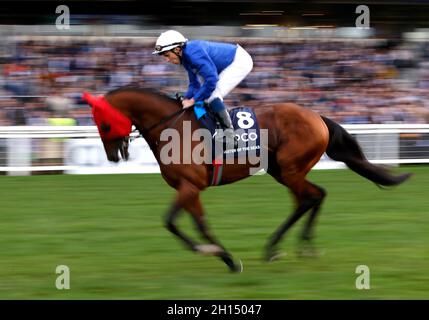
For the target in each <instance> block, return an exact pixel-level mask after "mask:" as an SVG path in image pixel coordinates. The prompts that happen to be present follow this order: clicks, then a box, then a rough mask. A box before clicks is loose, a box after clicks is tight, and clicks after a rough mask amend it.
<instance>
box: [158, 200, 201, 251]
mask: <svg viewBox="0 0 429 320" xmlns="http://www.w3.org/2000/svg"><path fill="white" fill-rule="evenodd" d="M181 209H182V206H180V205H179V204H178V203H177V201H175V202H174V203H173V205H172V206H171V208H170V210H169V211H168V212H167V214H166V216H165V226H166V228H167V229H168V230H169V231H170V232H171V233H172V234H174V235H175V236H176V237H178V238H179V239H180V240H182V241H183V242H184V243H185V245H186V246H187V247H188V248H189V249H191V250H193V251H197V243H196V242H194V241H193V240H192V239H191V238H189V237H188V236H187V235H185V234H184V233H183V232H181V231H180V230H179V228H178V227H177V225H176V223H175V222H176V219H177V217H178V215H179V213H180V210H181Z"/></svg>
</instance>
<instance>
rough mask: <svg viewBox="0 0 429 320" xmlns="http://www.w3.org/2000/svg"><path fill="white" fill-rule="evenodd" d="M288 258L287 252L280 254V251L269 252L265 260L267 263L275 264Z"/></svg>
mask: <svg viewBox="0 0 429 320" xmlns="http://www.w3.org/2000/svg"><path fill="white" fill-rule="evenodd" d="M285 256H287V253H286V252H279V251H274V250H268V251H267V252H266V254H265V258H264V260H265V261H266V262H273V261H276V260H280V259H281V258H283V257H285Z"/></svg>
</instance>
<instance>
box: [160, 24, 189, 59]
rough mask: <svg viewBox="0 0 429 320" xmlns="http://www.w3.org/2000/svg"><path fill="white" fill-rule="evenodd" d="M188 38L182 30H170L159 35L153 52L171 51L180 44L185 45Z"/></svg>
mask: <svg viewBox="0 0 429 320" xmlns="http://www.w3.org/2000/svg"><path fill="white" fill-rule="evenodd" d="M187 41H188V39H186V38H185V37H184V36H183V35H182V34H181V33H180V32H177V31H175V30H168V31H165V32H163V33H161V35H160V36H159V37H158V39H157V40H156V44H155V51H154V52H152V54H160V53H162V52H165V51H169V50H171V49H174V48H176V47H179V46H183V45H184V44H185V43H186V42H187Z"/></svg>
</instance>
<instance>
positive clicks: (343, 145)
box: [322, 116, 412, 186]
mask: <svg viewBox="0 0 429 320" xmlns="http://www.w3.org/2000/svg"><path fill="white" fill-rule="evenodd" d="M322 119H323V121H324V122H325V124H326V126H327V127H328V130H329V144H328V148H327V149H326V154H327V155H328V156H329V157H330V158H332V159H333V160H336V161H341V162H344V163H345V164H346V165H347V166H348V167H349V168H350V169H351V170H353V171H354V172H356V173H357V174H359V175H361V176H362V177H364V178H367V179H369V180H371V181H372V182H374V183H375V184H377V185H382V186H395V185H398V184H400V183H402V182H404V181H405V180H407V179H408V178H409V177H410V176H411V175H412V174H411V173H404V174H401V175H397V176H395V175H393V174H391V173H390V172H389V171H388V170H387V169H385V168H383V167H381V166H377V165H374V164H372V163H370V162H369V161H368V160H367V159H366V158H365V155H364V154H363V152H362V149H361V148H360V146H359V144H358V143H357V141H356V140H355V139H354V138H353V137H352V136H351V135H350V134H349V133H348V132H347V131H346V130H345V129H344V128H343V127H341V126H340V125H339V124H338V123H336V122H334V121H332V120H330V119H328V118H326V117H323V116H322Z"/></svg>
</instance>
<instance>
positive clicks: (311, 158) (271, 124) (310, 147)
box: [84, 87, 411, 272]
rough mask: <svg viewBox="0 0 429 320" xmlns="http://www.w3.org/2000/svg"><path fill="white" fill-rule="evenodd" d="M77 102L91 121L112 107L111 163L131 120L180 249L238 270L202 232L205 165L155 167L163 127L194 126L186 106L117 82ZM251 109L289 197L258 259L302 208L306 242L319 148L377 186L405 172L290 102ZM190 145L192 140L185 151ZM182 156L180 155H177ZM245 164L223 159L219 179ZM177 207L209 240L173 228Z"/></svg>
mask: <svg viewBox="0 0 429 320" xmlns="http://www.w3.org/2000/svg"><path fill="white" fill-rule="evenodd" d="M84 100H86V101H87V102H88V103H89V104H90V105H91V106H92V110H93V114H94V118H96V114H95V113H94V109H95V107H97V106H98V105H100V104H102V103H104V104H105V105H108V108H111V109H112V110H115V112H116V113H117V114H116V115H117V116H118V117H119V118H120V121H122V122H124V123H125V124H126V127H127V129H126V130H125V131H124V130H122V131H123V132H122V133H121V132H120V131H121V130H119V131H118V132H120V133H118V134H116V135H111V136H110V137H109V134H110V133H111V132H110V131H111V130H113V127H114V126H115V123H113V122H118V123H119V122H120V121H119V120H118V121H117V120H111V121H110V122H111V123H102V124H100V123H97V125H98V129H99V132H100V136H101V138H102V142H103V145H104V149H105V152H106V155H107V158H108V160H109V161H113V162H118V161H119V160H120V155H121V156H122V158H123V159H125V160H126V159H127V158H128V144H127V141H128V140H127V136H128V135H129V132H130V131H131V124H133V125H134V126H135V128H136V129H137V130H138V131H139V132H140V134H141V135H142V136H143V138H144V139H145V140H146V142H147V143H148V145H149V146H150V148H151V150H152V152H153V154H154V156H155V158H156V159H157V161H158V163H159V166H160V170H161V175H162V177H163V178H164V179H165V181H166V182H167V183H168V184H169V185H170V186H171V187H173V188H175V189H176V190H177V195H176V198H175V200H174V201H173V203H172V205H171V207H170V209H169V211H168V212H167V214H166V216H165V226H166V228H167V229H168V230H169V231H170V232H171V233H173V234H174V235H175V236H177V237H178V238H179V239H180V240H181V241H183V243H184V244H185V246H186V247H187V248H189V249H191V250H193V251H195V252H198V253H201V254H203V255H214V256H217V257H219V258H220V259H222V260H223V261H224V263H225V264H226V265H227V266H228V267H229V269H230V270H231V271H234V272H237V271H240V265H239V263H237V262H236V261H234V259H233V257H232V255H231V254H230V253H229V252H228V251H227V250H226V249H225V247H223V246H222V245H221V244H220V242H219V241H218V240H217V239H216V238H215V237H214V236H213V234H212V233H211V231H210V230H209V228H208V226H207V223H206V218H205V212H204V209H203V206H202V204H201V201H200V192H201V191H203V190H204V189H206V188H208V187H209V186H210V176H211V174H212V173H213V170H214V167H213V165H212V164H211V163H203V164H197V163H194V162H193V161H192V159H191V163H187V164H185V163H180V164H163V163H162V161H160V150H161V148H162V147H163V146H164V145H165V144H166V143H167V142H165V141H161V139H160V136H161V133H162V131H163V130H164V129H167V128H174V129H176V130H177V131H178V132H179V133H180V134H182V133H183V126H182V123H183V122H184V121H190V123H191V125H192V130H195V129H197V128H200V123H199V122H198V120H197V118H196V116H195V114H194V112H193V110H192V107H191V108H187V109H182V106H181V103H180V102H179V101H178V100H177V99H174V98H170V97H168V96H166V95H164V94H162V93H159V92H157V91H154V90H149V89H142V88H138V87H122V88H119V89H116V90H113V91H110V92H108V93H107V94H105V95H104V96H102V97H97V98H96V97H93V96H91V95H89V94H88V93H84ZM254 111H255V115H256V118H257V120H258V122H259V126H260V128H261V129H268V144H267V145H265V146H264V147H265V148H266V150H267V154H268V168H267V169H266V172H267V173H268V174H270V175H271V176H272V177H273V178H274V179H275V180H276V181H278V182H279V183H280V184H282V185H284V186H286V187H288V188H289V189H290V191H291V193H292V195H293V197H294V199H295V209H294V211H293V213H292V214H291V215H290V216H289V217H288V218H287V219H286V220H285V221H284V223H283V224H282V225H280V226H279V227H278V229H277V230H276V231H275V232H274V233H273V234H272V236H271V237H270V238H269V241H268V243H267V246H266V248H265V252H264V253H265V254H264V259H266V260H267V261H271V260H272V259H274V258H275V257H277V255H278V250H277V249H278V244H279V241H280V240H281V239H282V238H283V236H284V234H285V233H286V232H287V231H288V230H289V229H290V227H292V226H293V225H294V224H295V223H296V222H297V221H298V220H299V219H300V218H301V217H302V216H303V215H304V214H305V213H306V212H308V211H309V216H308V220H307V221H306V223H305V225H304V228H303V230H302V233H301V236H300V239H301V240H302V241H303V243H310V240H311V239H312V237H313V229H314V228H313V227H314V222H315V218H316V217H317V215H318V213H319V211H320V208H321V205H322V202H323V200H324V198H325V196H326V192H325V190H324V189H323V188H322V187H320V186H317V185H315V184H314V183H312V182H310V181H308V180H307V179H306V175H307V173H308V172H309V171H310V170H311V169H312V167H313V166H314V165H315V164H316V163H317V162H318V161H319V159H320V158H321V156H322V155H323V154H324V153H325V152H326V154H327V155H328V156H329V157H330V158H332V159H333V160H336V161H341V162H344V163H345V164H346V165H347V166H348V167H349V168H350V169H351V170H353V171H354V172H356V173H357V174H359V175H361V176H363V177H364V178H366V179H368V180H370V181H372V182H374V183H375V184H377V185H379V186H394V185H399V184H400V183H402V182H404V181H405V180H407V179H408V178H409V177H410V175H411V174H409V173H404V174H400V175H393V174H392V173H390V171H389V170H388V169H386V168H384V167H381V166H377V165H374V164H372V163H370V162H369V161H368V160H367V159H366V158H365V156H364V154H363V152H362V150H361V148H360V146H359V145H358V143H357V141H356V140H355V139H354V138H353V137H352V136H351V135H350V134H349V133H348V132H347V131H346V130H345V129H343V128H342V127H341V126H340V125H339V124H337V123H336V122H334V121H332V120H330V119H328V118H326V117H323V116H320V115H319V114H317V113H315V112H313V111H311V110H309V109H306V108H302V107H300V106H298V105H296V104H294V103H278V104H272V105H265V106H260V107H258V108H255V110H254ZM116 115H115V116H116ZM119 118H118V119H119ZM95 120H97V119H95ZM197 143H198V142H192V144H191V145H192V148H194V147H195V145H196V144H197ZM186 156H187V155H186V154H185V155H181V157H182V158H183V157H186ZM250 166H251V165H250V164H248V163H245V164H235V163H234V164H225V165H224V168H223V175H222V181H221V183H220V184H229V183H233V182H235V181H238V180H241V179H244V178H246V177H248V176H250V174H249V167H250ZM182 209H184V210H186V211H187V212H189V213H190V214H191V216H192V218H193V221H194V222H195V224H196V227H197V229H198V230H199V232H200V233H201V235H202V236H203V238H204V239H205V240H207V241H208V243H209V244H199V243H197V242H196V241H194V240H193V239H191V238H190V237H189V236H187V235H186V234H185V233H183V232H182V231H181V230H180V229H179V228H178V226H177V223H176V219H177V217H178V215H179V213H180V212H181V210H182Z"/></svg>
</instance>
